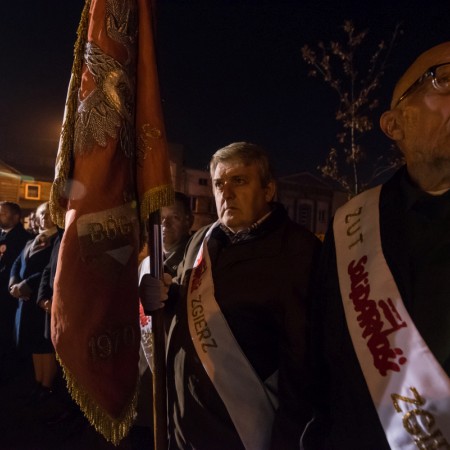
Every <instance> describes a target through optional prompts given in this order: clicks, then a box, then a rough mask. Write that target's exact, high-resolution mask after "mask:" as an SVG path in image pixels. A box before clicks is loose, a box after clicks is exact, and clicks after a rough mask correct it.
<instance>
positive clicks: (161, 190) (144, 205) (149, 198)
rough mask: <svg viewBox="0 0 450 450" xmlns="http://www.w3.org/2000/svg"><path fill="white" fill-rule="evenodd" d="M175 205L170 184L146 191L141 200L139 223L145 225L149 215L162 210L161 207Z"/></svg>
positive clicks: (173, 193)
mask: <svg viewBox="0 0 450 450" xmlns="http://www.w3.org/2000/svg"><path fill="white" fill-rule="evenodd" d="M174 203H175V192H174V190H173V186H172V185H171V184H166V185H163V186H158V187H154V188H152V189H150V190H148V191H147V192H146V193H145V195H144V197H143V198H142V199H141V204H140V213H141V222H142V223H145V222H146V221H147V219H148V216H149V214H151V213H152V212H155V211H156V210H158V209H160V208H162V207H163V206H169V205H173V204H174Z"/></svg>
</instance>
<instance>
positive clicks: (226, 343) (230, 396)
mask: <svg viewBox="0 0 450 450" xmlns="http://www.w3.org/2000/svg"><path fill="white" fill-rule="evenodd" d="M216 225H217V223H216V224H214V225H213V226H212V227H211V228H210V229H209V231H208V233H207V234H206V236H205V239H204V241H203V243H202V246H201V248H200V250H199V253H198V255H197V258H196V261H195V264H194V269H193V271H192V274H191V278H190V280H189V287H188V289H189V290H188V297H187V302H188V304H187V312H188V322H189V331H190V334H191V338H192V341H193V343H194V347H195V350H196V352H197V354H198V357H199V358H200V361H201V362H202V364H203V367H204V368H205V370H206V373H207V374H208V376H209V378H210V379H211V381H212V383H213V384H214V387H215V388H216V390H217V392H218V394H219V395H220V397H221V399H222V401H223V402H224V404H225V406H226V408H227V411H228V413H229V415H230V417H231V420H232V421H233V423H234V426H235V427H236V430H237V432H238V434H239V436H240V438H241V440H242V443H243V444H244V447H245V448H246V449H248V450H263V449H267V448H269V445H270V438H271V434H272V425H273V420H274V413H275V409H276V407H277V405H275V404H274V403H275V402H274V401H273V398H270V393H269V391H268V390H267V389H266V387H265V386H264V383H263V382H262V381H261V380H260V379H259V377H258V375H257V374H256V373H255V370H254V369H253V367H252V366H251V364H250V362H249V361H248V360H247V358H246V356H245V355H244V353H243V352H242V349H241V348H240V346H239V344H238V343H237V341H236V339H235V338H234V336H233V334H232V332H231V330H230V328H229V327H228V324H227V322H226V320H225V318H224V317H223V315H222V312H221V311H220V308H219V305H218V304H217V302H216V300H215V298H214V284H213V279H212V272H211V261H210V258H209V254H208V248H207V241H208V238H209V236H210V234H211V231H212V230H213V228H214V227H215V226H216ZM217 439H218V440H220V436H218V437H217Z"/></svg>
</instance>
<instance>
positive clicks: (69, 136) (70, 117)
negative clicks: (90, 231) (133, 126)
mask: <svg viewBox="0 0 450 450" xmlns="http://www.w3.org/2000/svg"><path fill="white" fill-rule="evenodd" d="M90 7H91V0H86V2H85V5H84V8H83V12H82V13H81V19H80V24H79V25H78V30H77V40H76V42H75V47H74V59H73V66H72V76H71V78H70V83H69V90H68V94H67V102H66V110H65V115H64V123H63V125H62V129H61V136H60V148H59V151H58V155H57V174H56V176H57V178H55V180H54V182H53V184H52V188H51V191H50V213H51V216H52V220H53V222H54V223H56V224H57V225H58V226H59V227H60V228H64V222H65V217H66V207H65V206H63V205H62V204H61V200H62V199H64V198H66V196H67V195H66V194H67V193H66V189H67V186H66V185H67V180H68V179H69V175H70V172H71V168H72V160H73V139H74V132H75V115H76V112H77V106H78V91H79V88H80V86H81V75H82V72H81V71H82V69H83V54H84V48H85V46H86V40H87V32H88V26H89V10H90Z"/></svg>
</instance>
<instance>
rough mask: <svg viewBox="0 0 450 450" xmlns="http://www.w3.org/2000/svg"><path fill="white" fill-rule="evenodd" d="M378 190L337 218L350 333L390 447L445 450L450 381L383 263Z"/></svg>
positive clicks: (352, 203)
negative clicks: (424, 339) (418, 329)
mask: <svg viewBox="0 0 450 450" xmlns="http://www.w3.org/2000/svg"><path fill="white" fill-rule="evenodd" d="M380 190H381V187H380V186H378V187H376V188H374V189H371V190H369V191H366V192H364V193H362V194H360V195H358V196H357V197H355V198H353V199H352V200H350V201H349V202H348V203H347V204H345V205H344V206H343V207H341V208H340V209H339V210H338V211H337V212H336V215H335V219H334V224H333V226H334V236H335V241H336V257H337V267H338V274H339V284H340V290H341V295H342V301H343V304H344V310H345V316H346V320H347V324H348V328H349V331H350V335H351V338H352V341H353V346H354V348H355V351H356V354H357V357H358V360H359V363H360V365H361V368H362V371H363V373H364V378H365V380H366V383H367V386H368V388H369V391H370V394H371V396H372V400H373V403H374V405H375V408H376V410H377V412H378V416H379V418H380V421H381V424H382V426H383V429H384V431H385V433H386V437H387V440H388V442H389V445H390V446H391V448H392V449H402V450H404V449H407V450H417V449H420V450H435V449H436V450H437V449H439V450H440V449H450V445H449V442H450V381H449V378H448V376H447V374H446V373H445V372H444V370H443V369H442V367H441V365H440V364H439V363H438V362H437V361H436V359H435V358H434V356H433V354H432V353H431V352H430V350H429V348H428V347H427V345H426V344H425V342H424V341H423V339H422V337H421V336H420V334H419V333H418V331H417V329H416V328H415V325H414V323H413V322H412V320H411V318H410V317H409V314H408V312H407V311H406V309H405V306H404V304H403V302H402V299H401V297H400V294H399V291H398V288H397V286H396V284H395V281H394V279H393V276H392V274H391V272H390V270H389V268H388V266H387V263H386V260H385V259H384V256H383V253H382V247H381V237H380V226H379V196H380ZM430 307H433V306H432V304H431V300H430ZM348 382H349V383H351V382H352V381H351V380H348ZM362 447H363V445H362Z"/></svg>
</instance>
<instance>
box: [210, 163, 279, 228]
mask: <svg viewBox="0 0 450 450" xmlns="http://www.w3.org/2000/svg"><path fill="white" fill-rule="evenodd" d="M212 180H213V193H214V197H215V200H216V208H217V214H218V216H219V220H220V221H221V222H222V223H223V224H224V225H225V226H227V227H228V228H230V230H232V231H234V232H237V231H241V230H244V229H246V228H248V227H249V226H250V225H252V224H253V223H255V222H256V221H258V220H259V219H261V218H262V217H263V216H264V215H265V214H267V213H268V212H269V211H270V202H271V201H272V199H273V196H274V194H275V183H274V182H273V181H271V182H269V183H268V184H267V186H263V184H262V182H261V175H260V169H259V166H258V165H257V164H248V165H245V164H244V163H243V162H241V161H240V160H238V159H232V160H227V161H222V162H219V163H218V164H217V166H216V168H215V170H214V173H213V174H212Z"/></svg>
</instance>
